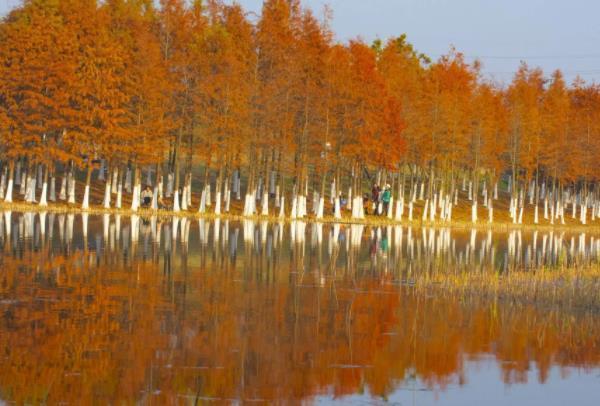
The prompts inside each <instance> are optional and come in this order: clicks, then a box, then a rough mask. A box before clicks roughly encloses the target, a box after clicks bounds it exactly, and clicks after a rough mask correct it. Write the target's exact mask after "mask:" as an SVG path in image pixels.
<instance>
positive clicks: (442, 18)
mask: <svg viewBox="0 0 600 406" xmlns="http://www.w3.org/2000/svg"><path fill="white" fill-rule="evenodd" d="M237 1H238V2H239V3H240V4H241V5H242V6H244V8H246V9H247V10H252V11H255V12H257V13H260V9H261V4H262V0H237ZM18 3H19V0H0V15H3V14H5V13H6V12H7V11H8V10H9V9H10V8H11V7H14V6H15V5H16V4H18ZM302 4H304V5H305V6H307V7H311V8H312V9H313V10H314V11H315V13H316V15H318V16H320V15H322V9H323V6H324V5H325V4H328V5H329V6H330V8H331V9H332V10H333V23H332V26H333V29H334V31H335V33H336V38H337V40H339V41H347V40H348V39H352V38H357V37H361V38H363V39H364V40H366V41H369V42H370V41H372V40H373V39H376V38H380V39H382V40H385V39H387V38H390V37H394V36H398V35H400V34H403V33H406V35H407V37H408V41H409V42H411V43H412V44H413V45H414V46H415V48H416V49H417V50H418V51H419V52H423V53H425V54H426V55H429V56H430V57H432V59H434V60H435V59H437V58H438V57H439V56H440V55H443V54H445V53H447V52H448V50H449V49H450V47H451V46H454V47H455V48H456V49H457V51H459V52H462V53H463V54H464V55H465V56H466V57H467V60H469V61H472V60H473V59H474V58H478V59H479V60H480V61H481V62H482V63H483V70H482V71H483V73H484V76H485V77H487V78H489V79H491V80H493V81H495V82H497V83H499V84H506V83H507V82H509V81H510V80H511V78H512V76H513V74H514V72H515V71H516V69H517V68H518V66H519V64H520V62H521V61H525V62H527V63H528V64H529V65H530V66H539V67H541V68H542V69H543V70H544V72H545V73H546V74H547V75H548V76H550V74H551V72H552V71H553V70H555V69H561V70H562V71H563V73H564V74H565V77H566V79H567V80H568V81H569V82H571V81H572V80H573V79H574V78H575V77H576V76H577V75H579V76H581V77H582V78H583V79H584V80H586V81H588V82H592V81H595V82H597V83H600V47H599V46H598V45H599V44H600V24H598V21H597V18H598V16H599V15H600V0H302Z"/></svg>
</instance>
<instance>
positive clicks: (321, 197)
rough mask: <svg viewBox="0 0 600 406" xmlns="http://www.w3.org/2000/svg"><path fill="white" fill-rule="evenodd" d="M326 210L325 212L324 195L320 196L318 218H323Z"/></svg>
mask: <svg viewBox="0 0 600 406" xmlns="http://www.w3.org/2000/svg"><path fill="white" fill-rule="evenodd" d="M324 212H325V199H324V198H323V196H319V203H318V206H317V213H316V216H317V218H318V219H322V218H323V214H324Z"/></svg>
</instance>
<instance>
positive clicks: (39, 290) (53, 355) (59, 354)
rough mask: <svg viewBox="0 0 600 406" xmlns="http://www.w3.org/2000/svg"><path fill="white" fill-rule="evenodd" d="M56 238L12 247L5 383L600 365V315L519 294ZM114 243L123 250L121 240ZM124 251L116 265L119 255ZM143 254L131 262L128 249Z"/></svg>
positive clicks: (314, 382)
mask: <svg viewBox="0 0 600 406" xmlns="http://www.w3.org/2000/svg"><path fill="white" fill-rule="evenodd" d="M95 255H96V254H95V253H93V252H75V253H72V254H70V255H68V256H61V255H59V256H52V255H50V253H49V251H48V249H47V248H45V247H42V248H41V249H39V250H37V251H31V250H30V251H26V252H24V253H22V254H20V255H6V253H5V255H4V256H3V257H2V258H1V259H0V265H1V268H2V272H1V274H0V300H1V302H0V311H1V312H2V313H1V314H2V318H1V319H0V354H1V360H0V396H1V397H2V399H5V400H11V401H15V402H17V403H25V402H41V401H46V402H49V403H58V402H68V403H81V401H82V400H86V399H87V400H91V399H95V400H97V401H100V402H101V403H103V402H109V403H117V402H121V401H124V402H133V401H140V400H141V401H144V400H145V401H147V400H150V399H152V400H153V401H155V402H156V403H159V404H162V403H184V402H187V401H193V400H194V399H219V400H225V399H232V400H233V399H241V400H259V399H263V400H279V401H292V400H301V399H308V400H310V399H311V398H313V397H314V396H316V395H320V394H329V395H333V396H335V397H341V396H344V395H348V394H353V393H363V392H365V391H369V393H372V394H374V395H376V396H382V397H386V395H389V394H390V393H391V392H393V391H394V390H396V389H398V388H399V387H402V386H403V383H404V382H405V381H406V380H407V379H408V380H410V379H414V378H418V379H420V380H421V381H422V382H424V383H425V385H426V386H427V387H429V388H441V389H444V388H445V387H447V386H448V385H451V384H456V383H458V384H467V385H468V380H469V377H468V376H467V375H466V371H465V367H464V363H465V361H466V360H467V359H475V360H476V359H478V358H480V357H484V356H485V357H488V356H489V355H491V356H494V357H496V359H497V360H498V365H499V368H500V369H501V371H502V376H503V379H504V381H505V382H507V383H512V382H524V381H525V380H526V376H527V375H526V373H527V371H528V370H530V369H532V368H533V367H536V368H537V369H538V371H539V379H540V380H541V381H542V382H543V381H544V380H545V379H546V378H547V376H548V372H549V370H550V368H551V367H553V366H565V367H566V366H570V367H581V368H586V369H587V368H595V367H598V366H599V365H600V323H598V317H597V316H596V315H595V314H591V313H581V314H573V313H569V314H564V313H561V311H560V309H559V308H557V309H550V310H548V309H539V308H536V307H533V306H521V305H517V304H512V303H510V302H509V301H503V302H494V301H489V300H484V299H464V298H462V299H461V298H457V297H448V296H444V295H441V296H425V295H424V294H416V293H414V292H413V291H411V290H410V288H406V287H398V286H396V285H394V284H392V283H391V280H390V279H387V277H386V276H381V275H378V276H377V277H373V276H361V277H353V276H352V275H349V274H344V275H343V276H335V277H334V276H333V275H329V276H328V277H327V278H325V279H322V278H321V276H319V275H318V273H302V272H296V271H295V270H296V269H298V268H297V267H296V266H294V262H295V261H299V260H300V259H299V258H298V256H296V257H294V256H293V255H292V258H291V260H290V261H283V260H281V261H280V262H275V263H271V264H270V265H269V267H270V268H269V269H268V272H267V274H266V275H265V273H264V272H262V271H258V270H257V269H263V265H262V264H263V262H262V261H263V260H262V259H261V258H253V257H252V255H253V254H252V253H250V252H248V253H247V257H245V258H243V261H245V262H244V263H243V264H242V263H241V261H238V262H237V263H234V262H233V261H231V260H229V259H227V258H225V257H224V258H221V259H219V258H216V259H215V258H214V257H213V258H212V260H211V259H206V258H205V259H204V260H202V261H201V265H199V266H187V253H180V255H178V256H177V257H176V258H174V259H173V263H172V266H171V267H166V266H165V260H164V258H163V257H160V259H159V258H158V256H157V255H153V256H152V258H153V259H152V260H151V261H136V260H132V261H129V262H124V263H119V261H97V259H98V258H96V257H95ZM105 255H109V254H105ZM103 263H109V264H103ZM125 263H127V264H125Z"/></svg>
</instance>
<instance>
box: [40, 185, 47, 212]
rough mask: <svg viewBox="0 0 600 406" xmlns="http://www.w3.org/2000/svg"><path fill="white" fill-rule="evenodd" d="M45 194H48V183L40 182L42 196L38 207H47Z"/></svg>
mask: <svg viewBox="0 0 600 406" xmlns="http://www.w3.org/2000/svg"><path fill="white" fill-rule="evenodd" d="M47 192H48V182H42V194H41V196H40V206H42V207H46V206H48V200H47V199H46V194H47Z"/></svg>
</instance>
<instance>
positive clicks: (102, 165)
mask: <svg viewBox="0 0 600 406" xmlns="http://www.w3.org/2000/svg"><path fill="white" fill-rule="evenodd" d="M104 169H105V161H104V159H101V160H100V170H99V171H98V180H100V181H104Z"/></svg>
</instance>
